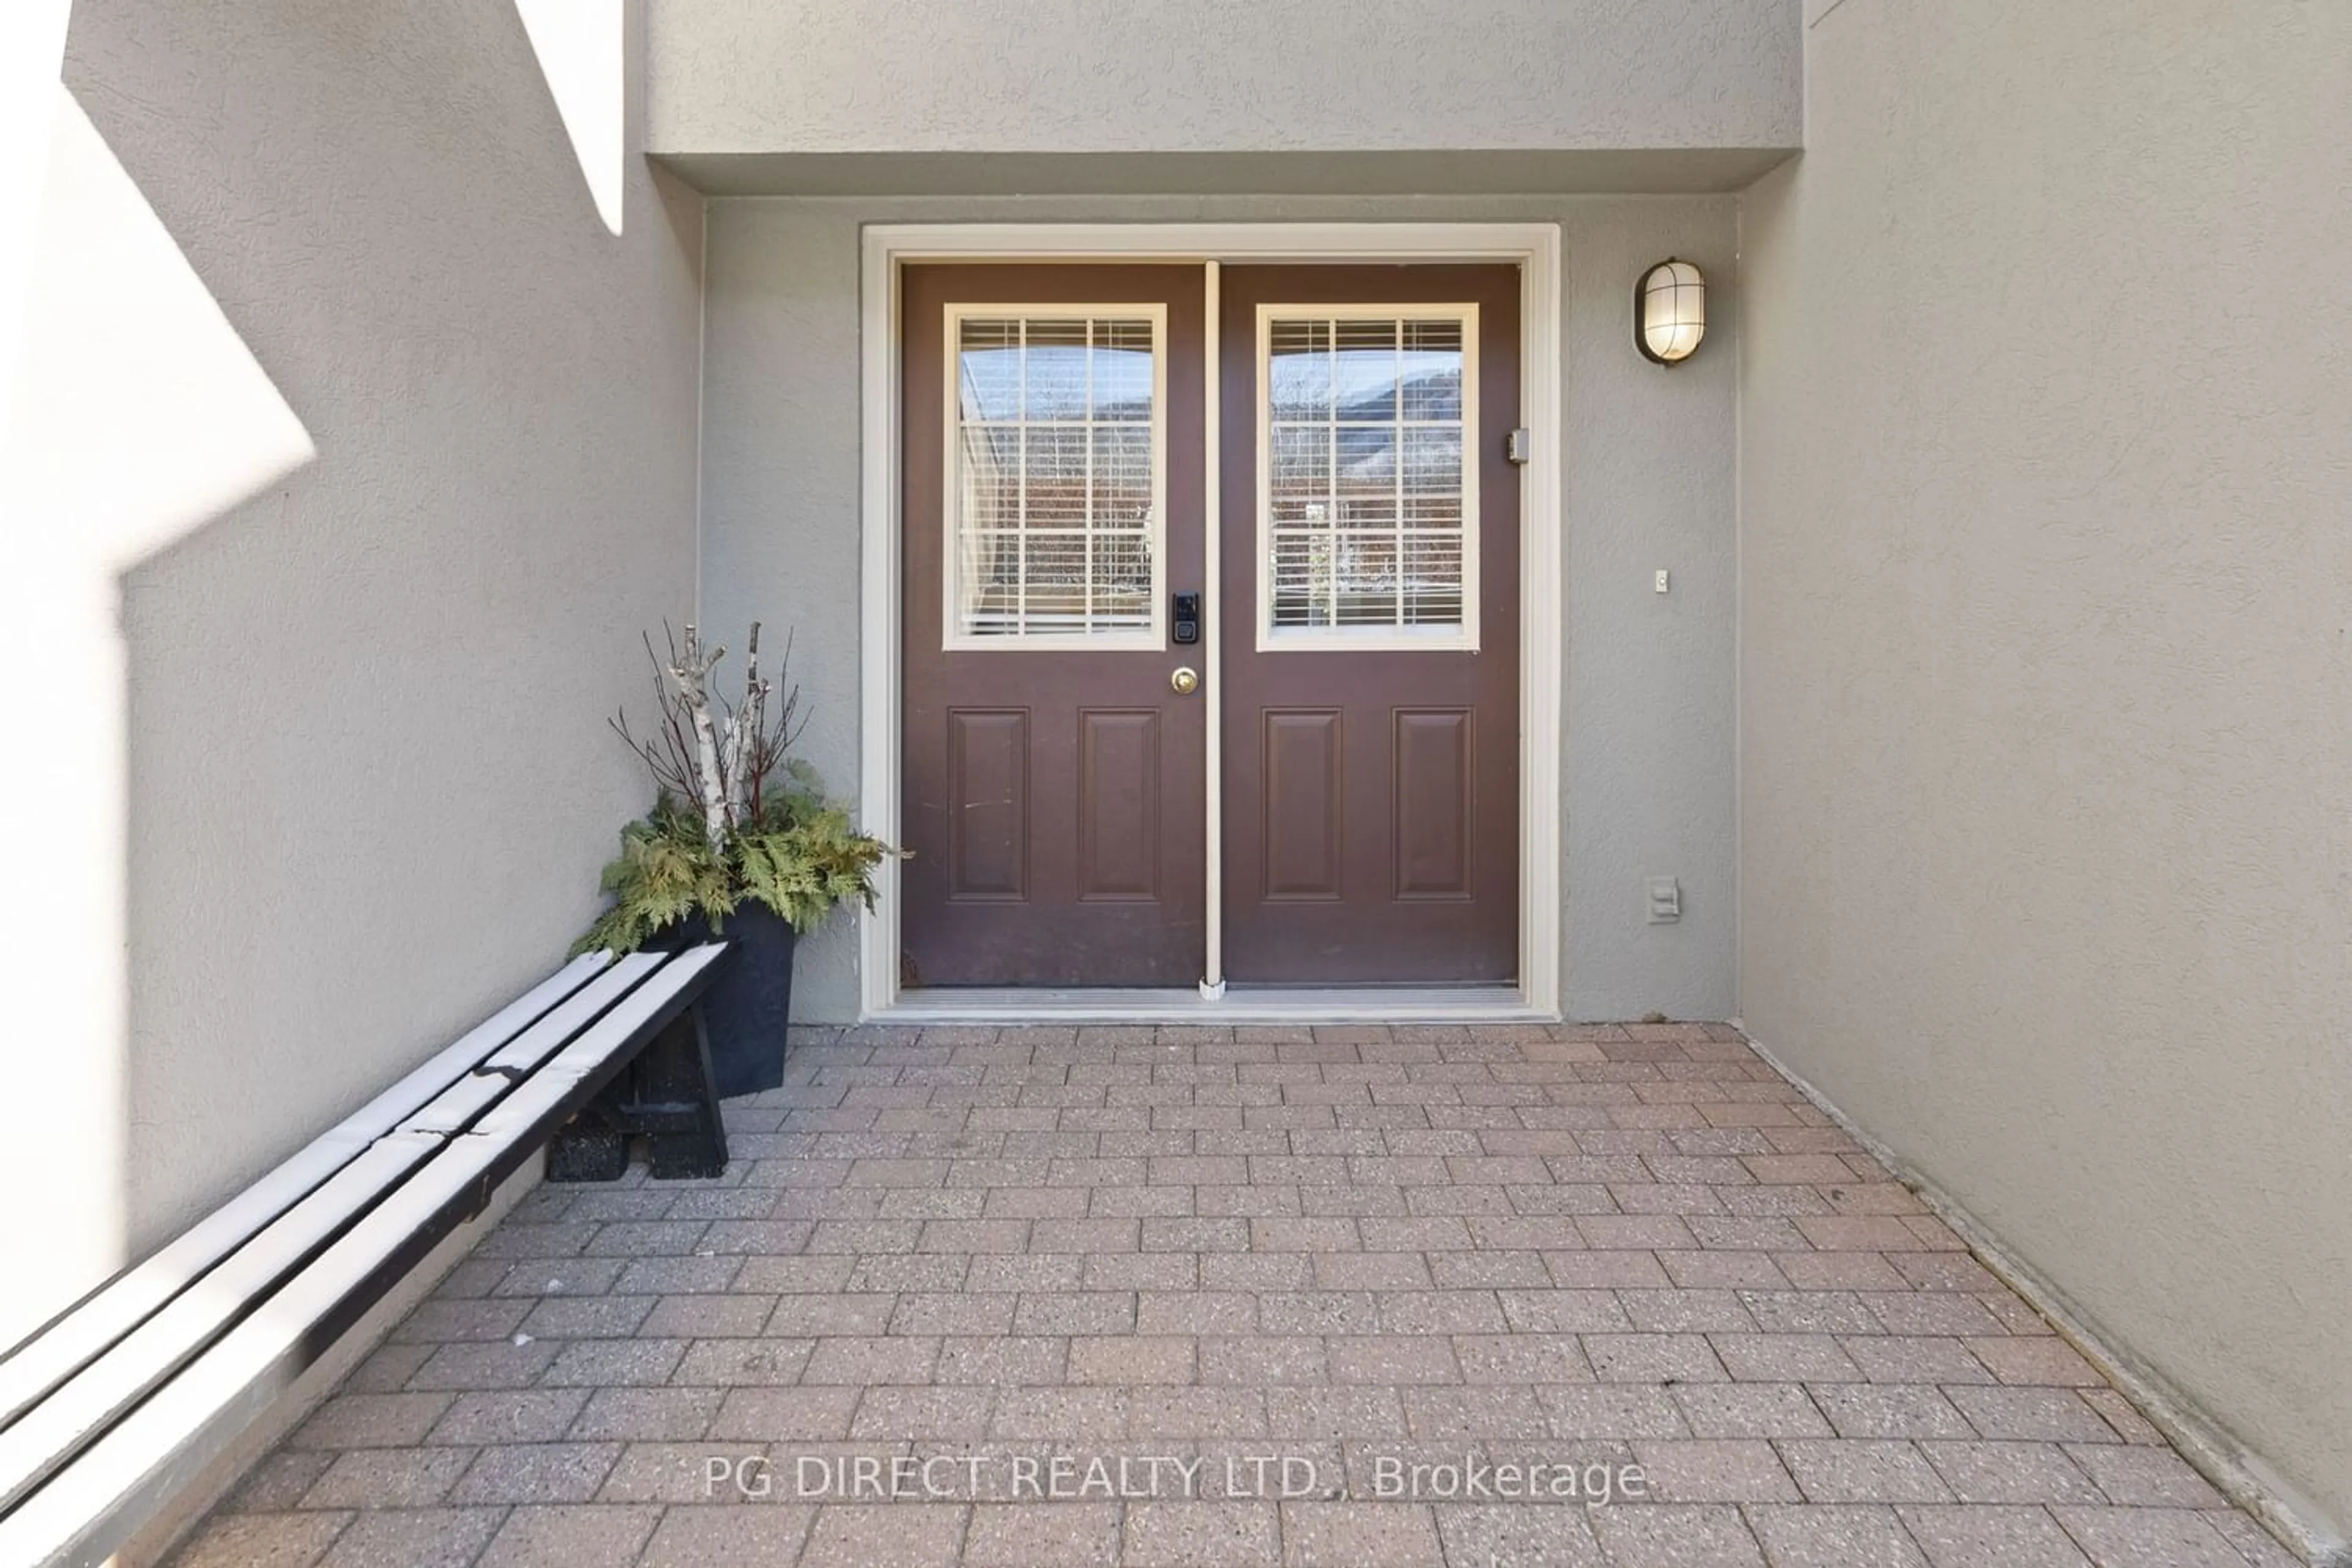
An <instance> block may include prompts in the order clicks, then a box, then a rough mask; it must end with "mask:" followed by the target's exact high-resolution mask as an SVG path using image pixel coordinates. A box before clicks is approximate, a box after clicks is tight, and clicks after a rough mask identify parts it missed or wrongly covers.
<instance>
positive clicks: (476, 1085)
mask: <svg viewBox="0 0 2352 1568" xmlns="http://www.w3.org/2000/svg"><path fill="white" fill-rule="evenodd" d="M663 957H666V954H658V952H633V954H628V957H625V959H621V962H618V963H614V966H612V973H616V975H621V973H625V975H630V978H633V983H637V980H645V975H652V973H654V969H658V966H661V959H663ZM663 973H668V971H663ZM581 994H583V996H585V992H581ZM567 1006H569V1004H567ZM560 1011H564V1008H558V1013H560ZM548 1018H551V1020H552V1018H555V1013H548ZM585 1025H588V1018H585V1016H583V1018H579V1020H576V1023H574V1025H572V1027H569V1030H562V1032H555V1030H524V1032H522V1035H518V1037H515V1039H510V1041H506V1044H503V1047H499V1048H497V1051H491V1053H489V1058H485V1060H482V1065H480V1068H478V1069H475V1072H468V1074H466V1077H461V1079H458V1081H454V1084H449V1086H446V1089H442V1093H437V1096H433V1100H430V1102H425V1105H421V1107H419V1110H416V1112H414V1114H409V1117H404V1119H402V1121H400V1129H402V1131H407V1133H461V1131H466V1126H468V1123H470V1121H473V1119H475V1117H480V1114H482V1112H485V1110H489V1107H491V1105H494V1102H497V1100H501V1098H503V1096H506V1090H510V1089H513V1086H515V1081H518V1079H513V1077H508V1074H506V1072H494V1069H497V1068H508V1069H515V1072H518V1074H527V1072H531V1069H536V1068H539V1063H543V1060H548V1058H551V1056H555V1048H558V1047H562V1044H564V1041H569V1039H572V1037H574V1035H579V1032H581V1027H585Z"/></svg>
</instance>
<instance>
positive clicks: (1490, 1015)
mask: <svg viewBox="0 0 2352 1568" xmlns="http://www.w3.org/2000/svg"><path fill="white" fill-rule="evenodd" d="M866 1022H868V1023H876V1024H1206V1025H1220V1026H1221V1025H1226V1024H1551V1023H1558V1022H1559V1015H1558V1014H1555V1013H1548V1012H1545V1011H1543V1010H1542V1009H1540V1008H1537V1007H1531V1006H1529V1005H1528V1002H1527V999H1526V997H1525V996H1523V995H1522V994H1520V992H1519V988H1518V987H1517V986H1516V985H1426V986H1415V985H1332V986H1297V987H1284V988H1282V989H1279V990H1247V991H1244V990H1230V989H1229V990H1227V991H1226V992H1225V994H1223V995H1222V996H1219V997H1216V998H1214V999H1210V998H1207V997H1204V996H1202V994H1201V993H1200V991H1199V989H1198V988H1197V987H1195V988H1193V989H1192V990H1184V989H1181V988H1179V987H1175V986H1170V987H1167V988H1165V989H1160V988H1146V987H1137V988H1123V987H1114V986H1072V987H1066V988H1057V987H1052V986H1011V985H1008V986H970V987H943V988H940V989H938V990H922V991H908V992H903V993H901V994H899V997H898V1001H896V1002H895V1003H893V1004H891V1005H889V1006H887V1007H880V1008H877V1009H875V1010H874V1011H872V1012H870V1013H868V1014H867V1015H866Z"/></svg>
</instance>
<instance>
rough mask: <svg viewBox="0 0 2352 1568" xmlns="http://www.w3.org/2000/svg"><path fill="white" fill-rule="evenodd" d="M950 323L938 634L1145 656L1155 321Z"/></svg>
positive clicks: (1155, 570) (1154, 521)
mask: <svg viewBox="0 0 2352 1568" xmlns="http://www.w3.org/2000/svg"><path fill="white" fill-rule="evenodd" d="M1143 310H1144V308H1142V307H1130V308H1128V309H1123V310H1114V311H1107V312H1102V313H1089V312H1071V311H1066V310H1065V311H1055V312H1051V313H1047V312H1044V311H1041V312H1039V313H1037V314H1034V315H1012V314H1003V313H991V314H988V315H980V314H971V315H963V314H960V313H958V312H956V311H953V310H950V317H949V321H950V335H951V336H952V338H953V340H954V342H955V345H956V353H955V377H956V387H955V428H954V432H953V442H952V457H951V465H950V466H951V469H952V471H951V472H950V475H949V479H948V507H947V524H948V545H949V548H948V552H947V560H948V600H949V616H948V624H947V632H948V637H949V638H950V641H952V642H959V643H963V644H966V645H967V646H968V645H969V644H970V643H971V642H973V641H983V640H984V641H987V642H1002V643H1006V644H1009V643H1012V642H1014V641H1018V640H1029V639H1035V638H1040V637H1057V638H1078V639H1083V640H1086V641H1087V642H1089V643H1094V644H1097V645H1105V646H1119V645H1125V646H1153V640H1152V639H1153V638H1154V637H1155V636H1156V628H1157V624H1158V623H1157V606H1158V605H1159V602H1160V592H1159V558H1160V507H1161V490H1162V475H1161V454H1160V442H1161V435H1160V432H1161V422H1160V413H1161V411H1160V406H1159V385H1160V363H1159V362H1160V353H1161V352H1162V348H1161V343H1160V332H1161V328H1160V318H1159V315H1158V313H1157V312H1156V311H1155V312H1153V313H1150V314H1144V313H1143Z"/></svg>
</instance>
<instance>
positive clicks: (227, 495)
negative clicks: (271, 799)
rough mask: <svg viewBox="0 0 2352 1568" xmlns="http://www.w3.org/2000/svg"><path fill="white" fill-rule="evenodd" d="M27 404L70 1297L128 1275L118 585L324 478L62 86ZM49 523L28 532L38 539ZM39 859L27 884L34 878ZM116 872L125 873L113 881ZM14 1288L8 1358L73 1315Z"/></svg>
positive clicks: (34, 685)
mask: <svg viewBox="0 0 2352 1568" xmlns="http://www.w3.org/2000/svg"><path fill="white" fill-rule="evenodd" d="M38 243H39V247H40V249H39V253H38V255H37V258H36V260H35V263H34V273H33V277H32V279H31V280H30V299H31V304H32V308H31V310H29V311H28V314H27V324H26V331H25V336H24V339H23V341H22V345H21V349H20V353H21V358H20V359H19V361H18V362H17V372H16V375H17V382H16V386H17V394H18V395H16V397H14V398H13V399H11V416H10V418H9V420H8V424H7V428H6V430H5V438H0V498H5V500H0V516H5V517H7V518H9V519H11V520H12V521H11V523H10V525H9V526H8V528H7V531H6V533H5V546H0V548H5V563H6V567H5V571H0V580H5V583H6V584H7V586H6V588H5V590H0V592H5V601H0V602H5V615H6V617H7V621H8V624H9V626H10V627H11V631H12V637H23V638H25V639H26V642H27V643H28V645H29V646H30V647H33V648H34V649H36V650H37V657H38V660H39V662H38V665H37V669H38V679H34V680H31V681H28V682H26V683H24V685H23V686H21V687H20V688H19V690H18V693H17V700H16V705H17V713H16V722H17V723H18V724H19V725H20V726H21V729H20V734H21V735H22V736H23V737H24V739H25V740H26V742H27V743H26V747H25V754H24V756H23V758H22V761H21V763H19V764H18V765H19V766H20V767H23V768H26V769H29V773H30V776H29V777H26V778H22V779H20V781H19V783H18V785H17V787H19V788H24V789H26V791H27V798H28V799H37V801H38V802H39V809H38V812H37V815H36V816H32V817H30V818H23V817H20V818H19V819H18V820H19V821H20V822H26V824H27V826H30V827H31V828H32V830H31V831H29V832H26V833H23V834H21V835H19V836H13V837H16V849H15V850H14V852H13V853H12V858H16V862H17V863H16V879H19V882H18V885H19V886H20V887H23V888H37V889H42V896H41V897H40V898H39V899H38V900H36V902H37V908H28V907H26V905H25V904H23V903H17V904H16V905H15V907H12V908H11V909H10V910H9V911H8V917H7V918H8V921H9V926H8V930H7V936H6V942H7V945H8V947H9V949H10V950H11V951H12V952H16V954H18V955H20V956H21V957H22V958H23V959H24V960H25V961H26V963H27V968H28V971H29V972H30V973H37V974H39V975H40V976H42V978H43V980H44V983H45V984H44V994H46V995H47V996H48V997H49V998H51V1000H50V1001H49V1002H48V1003H47V1004H46V1005H44V1006H43V1007H42V1009H41V1011H40V1012H39V1013H38V1014H37V1024H38V1027H37V1031H36V1034H35V1039H34V1042H33V1043H34V1045H35V1047H36V1049H37V1052H38V1054H37V1056H34V1055H31V1054H30V1053H28V1054H27V1059H26V1062H25V1063H24V1068H25V1070H26V1071H27V1072H28V1073H29V1074H30V1076H31V1079H32V1084H33V1086H34V1087H35V1092H34V1094H33V1096H32V1100H33V1103H36V1104H40V1105H43V1106H45V1107H47V1108H49V1110H48V1112H47V1113H45V1114H43V1115H41V1116H37V1117H32V1118H28V1119H27V1120H26V1125H25V1126H23V1127H22V1128H21V1129H20V1130H19V1134H18V1135H19V1136H20V1137H24V1138H26V1139H27V1140H28V1141H29V1142H30V1144H31V1147H30V1149H29V1150H27V1151H26V1152H25V1153H24V1154H22V1155H19V1156H17V1157H20V1158H29V1160H30V1161H31V1162H32V1168H33V1169H34V1170H35V1171H36V1172H38V1173H46V1179H43V1180H40V1181H39V1182H38V1183H37V1184H29V1183H28V1184H26V1185H25V1186H22V1187H18V1188H16V1190H17V1191H20V1192H23V1191H36V1192H47V1193H50V1194H55V1195H56V1197H57V1198H58V1200H60V1201H53V1202H48V1203H41V1204H31V1205H23V1206H21V1207H19V1208H18V1209H17V1210H16V1213H17V1215H18V1216H19V1220H18V1223H19V1224H22V1225H26V1226H31V1227H33V1229H34V1231H35V1233H36V1234H34V1235H33V1236H31V1237H26V1241H27V1242H28V1243H29V1245H30V1247H31V1248H32V1253H31V1256H34V1257H37V1258H46V1259H51V1260H54V1261H55V1262H56V1263H57V1264H58V1266H59V1268H60V1269H61V1270H62V1272H63V1273H64V1274H66V1275H68V1276H69V1277H70V1278H71V1279H74V1280H77V1281H87V1280H89V1279H96V1278H99V1277H101V1276H103V1275H104V1274H105V1273H107V1272H108V1271H109V1270H110V1269H111V1268H114V1267H116V1266H118V1265H119V1264H120V1263H121V1261H122V1256H121V1255H122V1250H123V1248H124V1247H125V1244H126V1241H127V1223H128V1216H127V1213H126V1205H125V1202H124V1198H125V1194H123V1192H122V1191H121V1174H120V1173H121V1169H122V1166H123V1164H124V1162H125V1160H126V1158H127V1156H128V1149H127V1148H126V1147H125V1142H124V1131H125V1130H124V1129H123V1128H122V1125H121V1124H122V1121H123V1114H124V1108H125V1100H126V1098H127V1094H128V1082H127V1073H126V1071H125V1064H124V1063H123V1061H122V1043H123V1039H124V1034H125V1029H126V1026H127V1015H128V990H129V987H128V981H127V975H126V973H124V965H123V961H122V955H123V952H124V949H125V946H126V943H127V942H128V940H129V931H128V929H127V917H126V899H127V891H128V889H127V888H126V886H125V882H124V879H123V878H122V876H121V874H120V873H121V868H123V867H124V866H125V864H126V858H127V855H128V849H129V846H128V842H127V838H126V835H125V831H124V818H125V814H126V811H127V808H128V804H129V803H128V799H127V794H128V792H127V791H126V789H125V788H124V783H125V778H126V769H125V756H126V752H127V750H128V747H129V735H128V731H127V728H126V726H125V724H124V722H123V715H124V712H125V710H126V706H127V704H126V695H125V689H124V679H125V662H126V661H125V659H124V658H123V650H122V647H121V638H120V636H119V633H118V630H117V626H116V617H117V615H118V612H119V607H120V589H119V582H118V574H121V573H123V572H124V571H126V569H128V568H129V567H130V566H131V564H132V563H135V562H137V561H139V560H140V559H142V558H143V557H146V556H148V555H151V554H152V553H154V552H157V551H160V550H162V549H164V548H165V547H167V546H169V545H170V544H172V543H173V542H175V541H177V540H179V539H180V538H182V537H183V536H184V535H186V534H188V533H190V532H193V531H195V530H197V529H200V528H202V527H203V526H204V525H205V524H206V523H207V522H210V521H213V520H214V519H215V518H216V517H218V516H220V515H221V514H222V513H224V512H226V511H227V510H230V509H232V508H234V507H236V505H237V504H238V503H239V502H241V501H243V500H246V499H247V497H249V496H251V495H253V494H254V493H255V492H257V491H258V490H260V489H264V488H266V487H267V486H268V485H270V484H273V483H275V482H276V481H277V480H278V479H282V478H284V477H285V476H286V475H288V474H289V473H291V472H293V471H294V470H295V469H297V468H300V467H302V466H303V465H304V464H306V463H308V462H310V460H311V459H312V458H314V457H315V456H317V448H316V447H314V446H313V445H312V443H311V439H310V433H309V432H308V431H307V430H306V429H304V427H303V426H302V422H301V421H300V420H299V418H297V417H296V416H295V415H294V412H293V410H292V409H290V408H289V407H288V406H287V404H286V400H285V398H284V397H283V396H282V395H280V394H279V393H278V388H277V386H276V385H275V384H273V383H272V382H271V381H270V379H269V377H268V374H267V373H265V372H264V371H263V370H262V368H261V366H260V365H259V363H257V362H256V361H255V359H254V357H253V354H252V352H251V351H250V350H249V349H247V346H246V344H245V341H244V340H243V339H242V338H240V337H239V336H238V335H237V332H236V328H235V327H233V326H231V325H230V324H229V321H228V320H227V318H226V316H224V315H223V314H222V313H221V309H220V306H219V305H218V304H217V303H216V302H215V300H214V299H213V297H212V294H211V292H210V291H209V290H208V289H205V285H204V282H203V280H202V279H199V278H198V277H197V276H196V273H195V269H194V268H193V267H191V266H190V265H189V264H188V260H187V258H186V257H185V256H184V255H182V254H181V251H180V248H179V247H178V246H177V245H176V244H175V243H174V242H173V239H172V237H171V235H170V234H169V233H168V232H167V231H166V230H165V228H164V226H163V220H162V219H160V218H158V217H157V216H155V213H154V209H153V208H152V207H150V206H149V205H147V201H146V198H145V197H143V196H142V195H140V192H139V187H138V186H137V185H136V184H134V183H133V182H132V180H131V176H130V175H129V174H127V173H125V172H124V170H123V168H122V165H121V163H119V162H118V161H117V160H116V159H115V157H114V154H113V153H111V152H110V150H109V149H108V147H107V145H106V142H105V141H104V140H103V139H102V138H101V137H100V135H99V133H98V130H97V128H96V127H95V126H93V125H92V124H91V123H90V121H89V116H88V115H86V114H84V113H83V112H82V110H81V106H80V105H79V103H77V102H75V101H74V99H73V97H72V95H71V94H69V93H68V92H67V91H66V90H65V89H64V88H63V87H62V86H60V87H58V89H57V110H56V121H55V124H54V125H53V127H52V130H51V139H50V144H49V160H48V168H47V183H46V196H45V200H44V204H43V206H42V208H41V210H40V235H39V240H38ZM35 520H37V525H35ZM26 858H29V864H27V863H26ZM100 868H110V869H112V870H113V871H114V872H115V873H116V874H114V875H107V874H105V873H104V872H103V871H101V870H100ZM34 1294H35V1292H30V1291H25V1290H12V1291H10V1292H9V1293H8V1296H7V1298H6V1302H5V1307H0V1343H5V1342H10V1341H13V1340H14V1339H15V1338H16V1337H17V1335H18V1334H20V1333H22V1332H23V1331H26V1330H28V1329H29V1328H31V1327H32V1326H33V1321H26V1318H27V1314H29V1315H30V1319H31V1320H34V1321H37V1319H38V1317H40V1316H42V1315H45V1313H46V1311H47V1310H49V1309H51V1308H54V1307H55V1306H57V1305H59V1304H61V1303H58V1302H56V1301H50V1300H46V1299H43V1300H33V1299H31V1298H32V1297H33V1296H34Z"/></svg>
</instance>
